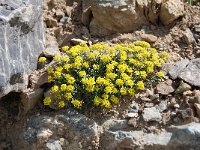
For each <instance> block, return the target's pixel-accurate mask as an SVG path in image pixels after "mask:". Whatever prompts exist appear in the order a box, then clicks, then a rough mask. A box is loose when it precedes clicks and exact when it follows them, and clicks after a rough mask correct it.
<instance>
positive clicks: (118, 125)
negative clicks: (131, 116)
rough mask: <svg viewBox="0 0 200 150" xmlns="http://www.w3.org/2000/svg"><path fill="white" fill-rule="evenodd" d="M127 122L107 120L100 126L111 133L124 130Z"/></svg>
mask: <svg viewBox="0 0 200 150" xmlns="http://www.w3.org/2000/svg"><path fill="white" fill-rule="evenodd" d="M127 122H128V121H127V120H118V119H109V120H106V121H105V122H104V123H103V124H102V127H103V128H104V129H106V130H112V131H116V130H125V129H127V128H128V126H127Z"/></svg>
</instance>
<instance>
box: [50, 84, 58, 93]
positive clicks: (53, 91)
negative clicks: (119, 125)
mask: <svg viewBox="0 0 200 150" xmlns="http://www.w3.org/2000/svg"><path fill="white" fill-rule="evenodd" d="M58 90H59V87H58V86H57V85H54V86H53V87H52V88H51V92H52V93H56V92H57V91H58Z"/></svg>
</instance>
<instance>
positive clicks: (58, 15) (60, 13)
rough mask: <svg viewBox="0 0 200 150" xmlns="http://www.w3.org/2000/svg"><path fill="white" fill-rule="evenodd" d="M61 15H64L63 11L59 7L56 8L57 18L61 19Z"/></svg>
mask: <svg viewBox="0 0 200 150" xmlns="http://www.w3.org/2000/svg"><path fill="white" fill-rule="evenodd" d="M63 16H65V13H64V12H63V11H62V10H61V9H57V10H56V17H57V18H58V19H61V18H62V17H63Z"/></svg>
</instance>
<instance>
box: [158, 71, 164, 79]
mask: <svg viewBox="0 0 200 150" xmlns="http://www.w3.org/2000/svg"><path fill="white" fill-rule="evenodd" d="M157 76H158V77H159V78H164V77H165V75H164V73H163V72H162V71H159V72H157Z"/></svg>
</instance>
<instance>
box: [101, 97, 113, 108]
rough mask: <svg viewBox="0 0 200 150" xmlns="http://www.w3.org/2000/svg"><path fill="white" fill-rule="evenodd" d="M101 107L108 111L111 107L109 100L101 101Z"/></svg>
mask: <svg viewBox="0 0 200 150" xmlns="http://www.w3.org/2000/svg"><path fill="white" fill-rule="evenodd" d="M101 105H102V106H103V107H105V108H107V109H109V108H110V107H111V104H110V102H109V100H107V99H103V100H102V104H101Z"/></svg>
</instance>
